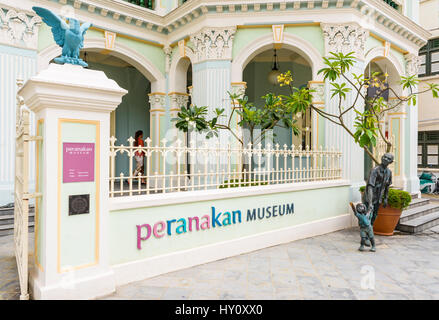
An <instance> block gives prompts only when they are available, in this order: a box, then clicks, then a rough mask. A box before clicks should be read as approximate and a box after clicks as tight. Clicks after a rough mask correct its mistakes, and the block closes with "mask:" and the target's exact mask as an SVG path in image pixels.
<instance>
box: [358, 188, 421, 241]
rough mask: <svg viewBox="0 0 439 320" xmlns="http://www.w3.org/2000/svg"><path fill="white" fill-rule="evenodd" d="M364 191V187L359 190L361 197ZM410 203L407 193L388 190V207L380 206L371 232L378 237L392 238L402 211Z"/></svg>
mask: <svg viewBox="0 0 439 320" xmlns="http://www.w3.org/2000/svg"><path fill="white" fill-rule="evenodd" d="M365 190H366V187H361V188H360V192H361V196H362V197H364V192H365ZM411 202H412V197H411V195H410V193H408V192H407V191H402V190H397V189H389V198H388V205H387V207H386V208H384V207H383V206H382V205H380V208H379V209H378V216H377V218H376V220H375V223H374V225H373V232H374V233H375V234H377V235H380V236H392V235H393V232H394V230H395V227H396V225H397V224H398V221H399V218H400V217H401V213H402V211H403V210H404V209H406V208H408V206H409V205H410V203H411Z"/></svg>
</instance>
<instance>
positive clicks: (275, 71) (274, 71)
mask: <svg viewBox="0 0 439 320" xmlns="http://www.w3.org/2000/svg"><path fill="white" fill-rule="evenodd" d="M280 75H281V72H280V70H279V62H278V60H277V52H276V49H274V55H273V66H272V68H271V71H270V73H269V74H268V82H270V83H271V84H273V85H277V84H278V81H277V77H278V76H280Z"/></svg>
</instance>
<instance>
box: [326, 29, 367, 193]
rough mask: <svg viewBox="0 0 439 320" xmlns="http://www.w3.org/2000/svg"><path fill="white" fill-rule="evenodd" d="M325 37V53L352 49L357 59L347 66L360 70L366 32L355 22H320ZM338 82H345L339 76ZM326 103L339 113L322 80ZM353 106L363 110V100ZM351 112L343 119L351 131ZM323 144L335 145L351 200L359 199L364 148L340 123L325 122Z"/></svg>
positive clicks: (351, 100)
mask: <svg viewBox="0 0 439 320" xmlns="http://www.w3.org/2000/svg"><path fill="white" fill-rule="evenodd" d="M321 26H322V29H323V34H324V37H325V50H326V56H327V57H328V56H330V52H334V53H339V52H342V53H344V54H347V53H349V52H354V54H355V57H356V59H357V63H356V64H355V65H354V66H353V67H351V73H355V74H363V73H364V68H365V66H364V51H365V43H366V40H367V38H368V35H369V32H368V31H367V30H365V29H363V28H362V27H361V26H360V25H358V24H357V23H355V22H351V23H344V24H322V25H321ZM340 82H346V81H344V80H343V79H341V80H340ZM325 87H326V89H325V91H326V97H325V98H326V105H325V108H326V110H328V113H331V114H339V110H338V104H339V103H338V99H331V95H332V93H331V89H332V86H331V85H330V84H329V83H326V86H325ZM355 93H356V92H355V91H352V92H350V93H348V94H347V97H346V100H345V105H346V106H350V105H352V103H354V99H355ZM357 109H358V110H360V111H362V110H364V101H360V99H359V101H358V102H357ZM354 118H355V112H354V111H350V112H349V113H347V114H346V115H345V116H344V117H343V119H344V122H345V125H346V126H347V127H348V128H349V129H350V130H351V131H353V130H354V129H355V128H354ZM325 133H326V146H327V147H336V148H338V149H339V150H340V151H341V152H342V153H343V155H342V170H343V178H344V179H348V180H350V181H351V201H359V200H360V199H361V197H360V192H359V190H358V189H359V188H360V186H362V185H364V150H363V149H362V148H360V146H358V145H357V144H356V143H355V140H354V139H353V138H352V137H351V136H350V135H349V134H348V133H347V132H346V131H345V129H343V128H342V127H340V126H337V125H335V124H333V123H331V122H329V121H328V122H326V127H325Z"/></svg>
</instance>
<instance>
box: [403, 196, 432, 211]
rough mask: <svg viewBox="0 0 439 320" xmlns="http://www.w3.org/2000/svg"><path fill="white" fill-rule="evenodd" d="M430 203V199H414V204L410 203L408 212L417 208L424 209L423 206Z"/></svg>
mask: <svg viewBox="0 0 439 320" xmlns="http://www.w3.org/2000/svg"><path fill="white" fill-rule="evenodd" d="M429 203H430V199H425V198H419V199H418V198H414V199H413V200H412V202H410V205H409V207H408V208H407V209H406V210H409V209H413V208H417V207H422V206H425V205H428V204H429Z"/></svg>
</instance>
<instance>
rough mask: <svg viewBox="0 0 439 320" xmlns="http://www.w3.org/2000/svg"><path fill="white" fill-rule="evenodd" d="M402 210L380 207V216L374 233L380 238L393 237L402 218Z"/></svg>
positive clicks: (374, 225)
mask: <svg viewBox="0 0 439 320" xmlns="http://www.w3.org/2000/svg"><path fill="white" fill-rule="evenodd" d="M401 213H402V210H401V209H394V208H391V207H390V206H387V208H383V206H382V205H380V208H379V209H378V216H377V218H376V220H375V223H374V224H373V233H374V234H377V235H380V236H393V232H394V230H395V228H396V225H397V224H398V221H399V218H400V217H401Z"/></svg>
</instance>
